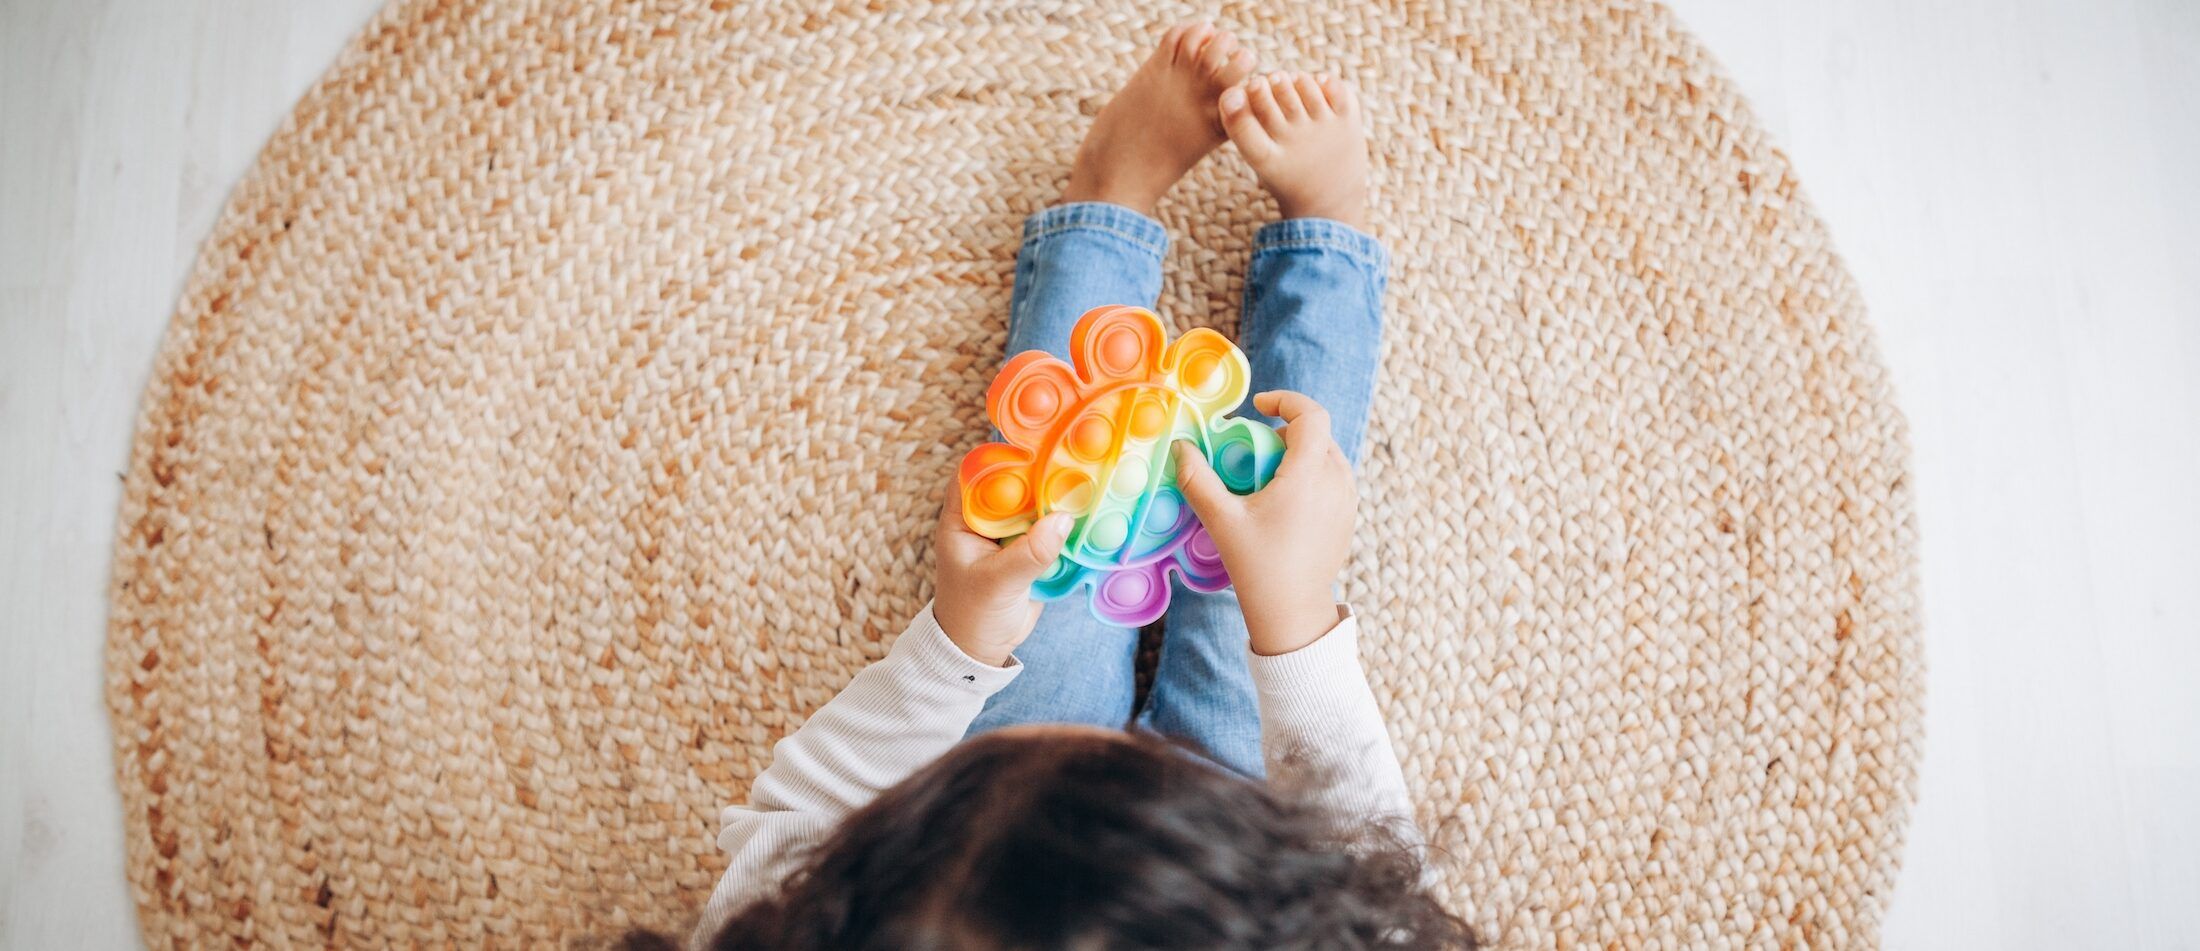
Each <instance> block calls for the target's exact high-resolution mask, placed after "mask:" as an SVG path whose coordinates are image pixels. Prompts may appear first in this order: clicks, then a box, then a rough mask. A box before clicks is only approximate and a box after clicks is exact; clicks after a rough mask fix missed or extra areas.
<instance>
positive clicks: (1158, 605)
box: [1092, 569, 1169, 627]
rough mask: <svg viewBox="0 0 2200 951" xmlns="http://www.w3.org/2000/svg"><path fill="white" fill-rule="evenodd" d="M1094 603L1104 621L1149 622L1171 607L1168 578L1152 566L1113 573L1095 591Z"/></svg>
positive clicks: (1130, 623)
mask: <svg viewBox="0 0 2200 951" xmlns="http://www.w3.org/2000/svg"><path fill="white" fill-rule="evenodd" d="M1092 603H1093V607H1094V608H1095V609H1097V612H1098V613H1099V615H1100V616H1101V619H1102V620H1107V621H1113V622H1115V623H1118V624H1122V625H1125V626H1127V627H1136V626H1139V625H1142V624H1150V623H1152V622H1153V621H1154V620H1155V619H1157V618H1159V617H1161V614H1162V612H1163V611H1165V610H1167V609H1168V606H1169V585H1168V580H1167V578H1166V576H1165V575H1164V574H1162V573H1161V572H1159V571H1155V570H1151V569H1125V570H1119V571H1115V572H1111V573H1109V574H1108V575H1107V577H1106V578H1104V579H1102V580H1101V582H1100V585H1099V587H1098V589H1096V590H1095V591H1094V592H1093V601H1092Z"/></svg>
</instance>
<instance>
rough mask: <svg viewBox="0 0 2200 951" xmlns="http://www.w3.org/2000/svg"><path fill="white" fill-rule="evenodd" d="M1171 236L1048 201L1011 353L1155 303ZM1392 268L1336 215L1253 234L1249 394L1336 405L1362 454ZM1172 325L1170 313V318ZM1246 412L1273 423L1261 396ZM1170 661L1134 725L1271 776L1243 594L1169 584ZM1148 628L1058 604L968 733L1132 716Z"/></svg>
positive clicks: (1165, 657) (1074, 603) (1061, 342)
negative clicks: (1106, 315) (1109, 314)
mask: <svg viewBox="0 0 2200 951" xmlns="http://www.w3.org/2000/svg"><path fill="white" fill-rule="evenodd" d="M1168 243H1169V235H1168V232H1167V231H1165V230H1163V229H1162V227H1161V224H1160V223H1159V222H1156V221H1154V220H1153V219H1151V218H1147V217H1145V216H1144V215H1141V214H1138V213H1137V212H1134V211H1131V210H1130V209H1128V208H1124V207H1121V206H1119V205H1110V204H1105V203H1101V202H1083V203H1076V204H1068V205H1058V206H1055V207H1053V208H1048V209H1046V210H1044V211H1041V212H1039V213H1038V214H1035V215H1032V216H1031V218H1030V219H1029V220H1027V221H1025V222H1024V243H1023V248H1022V250H1020V251H1019V252H1018V253H1017V255H1016V289H1015V293H1014V295H1013V297H1012V299H1011V302H1010V305H1009V315H1008V352H1009V353H1010V354H1017V353H1021V352H1023V351H1025V350H1045V351H1047V352H1050V353H1053V354H1054V355H1056V356H1059V357H1062V358H1064V359H1067V358H1068V356H1069V332H1070V327H1071V326H1072V325H1073V324H1075V323H1076V322H1077V318H1078V317H1081V316H1083V315H1084V313H1085V311H1087V310H1090V309H1092V308H1094V307H1100V306H1103V305H1108V304H1134V305H1137V306H1139V307H1146V308H1151V307H1153V306H1154V304H1155V302H1156V301H1157V300H1158V299H1159V297H1160V295H1161V260H1162V254H1163V252H1165V251H1166V250H1167V249H1168ZM1386 268H1387V262H1386V257H1385V255H1384V252H1383V248H1382V245H1380V244H1378V243H1377V242H1376V241H1375V239H1374V238H1371V237H1368V236H1367V235H1365V234H1363V233H1361V232H1359V231H1355V230H1353V229H1352V228H1350V227H1348V226H1346V225H1343V224H1340V223H1338V222H1335V221H1328V220H1324V219H1319V218H1296V219H1290V220H1285V221H1277V222H1273V223H1271V224H1269V225H1267V226H1266V227H1263V228H1261V229H1260V232H1259V233H1258V234H1257V235H1255V236H1254V238H1253V259H1252V263H1251V264H1250V265H1249V266H1248V267H1247V268H1246V274H1245V303H1244V310H1243V312H1242V314H1241V317H1240V320H1239V326H1238V345H1239V346H1240V347H1241V348H1243V349H1244V350H1245V355H1246V358H1247V360H1248V361H1250V362H1251V364H1252V369H1253V380H1252V392H1254V393H1259V392H1262V391H1264V390H1297V391H1299V392H1301V393H1305V394H1306V395H1308V396H1311V397H1313V398H1314V399H1315V400H1316V401H1317V402H1319V403H1321V404H1322V406H1323V407H1325V408H1327V409H1328V410H1329V418H1330V423H1331V425H1332V427H1333V428H1334V432H1335V434H1336V438H1337V444H1338V445H1339V446H1342V447H1343V448H1344V452H1345V455H1346V457H1348V458H1352V459H1358V457H1359V451H1360V435H1361V432H1362V431H1363V430H1364V429H1365V428H1366V426H1367V407H1368V400H1369V398H1370V397H1371V396H1373V393H1374V388H1375V365H1376V360H1377V357H1378V355H1379V353H1380V350H1381V344H1382V328H1383V307H1382V298H1383V286H1384V284H1385V283H1386ZM1162 316H1163V318H1164V319H1166V318H1167V316H1168V315H1166V314H1164V315H1162ZM1240 412H1241V413H1243V414H1244V415H1248V416H1252V417H1254V418H1259V419H1267V421H1268V422H1269V423H1271V424H1274V423H1276V422H1277V421H1276V420H1274V419H1268V418H1267V417H1263V416H1261V415H1260V414H1259V413H1257V412H1255V411H1254V410H1253V408H1252V406H1251V403H1250V401H1248V402H1247V405H1245V406H1244V407H1242V408H1241V409H1240ZM1163 626H1164V630H1165V632H1166V633H1165V634H1164V636H1163V639H1162V645H1161V660H1160V666H1159V667H1158V668H1157V669H1156V670H1155V672H1154V681H1153V689H1152V691H1151V692H1150V693H1149V694H1148V695H1147V697H1146V705H1145V708H1144V709H1142V710H1139V711H1137V712H1136V714H1137V716H1136V720H1135V725H1137V726H1140V727H1143V728H1145V729H1148V730H1151V731H1153V732H1156V733H1159V734H1162V735H1164V736H1170V737H1174V738H1177V739H1179V740H1183V741H1187V742H1189V743H1190V744H1192V745H1193V746H1195V747H1196V748H1198V749H1199V750H1201V751H1203V752H1205V753H1206V754H1207V756H1208V757H1209V758H1210V759H1213V760H1214V761H1215V762H1217V763H1220V764H1222V765H1223V766H1226V767H1229V768H1230V769H1233V770H1236V771H1237V772H1239V773H1242V774H1244V775H1247V776H1254V777H1258V776H1261V775H1263V773H1264V771H1265V770H1264V768H1263V763H1262V760H1261V749H1260V708H1259V706H1258V705H1257V703H1256V702H1255V698H1254V693H1253V682H1252V676H1251V674H1250V672H1249V671H1248V670H1247V669H1246V664H1245V641H1246V635H1245V616H1244V614H1243V613H1242V612H1240V611H1239V610H1238V602H1237V593H1236V592H1235V591H1234V590H1223V591H1217V592H1214V593H1211V594H1208V593H1202V592H1198V591H1192V590H1190V589H1188V588H1185V587H1184V586H1182V585H1181V584H1179V585H1177V587H1176V589H1175V590H1174V591H1172V592H1171V593H1170V600H1169V610H1168V614H1167V615H1166V616H1165V618H1164V620H1163ZM1137 650H1138V631H1137V630H1136V629H1133V628H1125V627H1116V626H1113V625H1110V624H1106V623H1104V622H1102V621H1100V620H1099V619H1097V618H1095V617H1093V616H1092V612H1091V611H1090V610H1089V609H1088V608H1087V607H1086V605H1085V597H1084V594H1083V592H1079V593H1077V594H1075V595H1073V596H1071V597H1067V598H1063V599H1061V600H1059V601H1054V602H1051V603H1049V604H1048V605H1047V606H1046V610H1045V611H1044V612H1043V613H1042V614H1041V615H1040V618H1039V626H1038V629H1037V630H1035V631H1033V632H1032V635H1031V639H1030V640H1027V641H1025V642H1024V644H1023V646H1022V647H1021V648H1018V649H1017V651H1016V656H1017V657H1018V659H1020V660H1022V661H1023V665H1024V672H1023V674H1022V675H1021V676H1019V677H1017V678H1016V679H1015V680H1014V681H1012V682H1010V683H1009V685H1008V687H1007V688H1006V689H1004V690H1002V691H1001V692H1000V693H998V694H995V695H994V696H993V698H992V700H990V701H988V702H987V703H986V706H985V711H984V712H983V713H981V714H979V716H978V719H977V720H976V721H975V722H973V723H972V724H971V726H970V733H971V734H973V735H974V734H977V733H982V732H984V731H987V730H994V729H999V728H1001V727H1004V726H1011V725H1015V724H1019V723H1082V724H1089V725H1093V726H1102V727H1109V728H1120V727H1125V726H1128V725H1132V724H1133V722H1134V721H1133V719H1132V714H1133V711H1132V710H1131V704H1132V701H1133V699H1134V696H1135V687H1134V683H1133V679H1132V665H1133V663H1134V660H1135V655H1136V653H1137Z"/></svg>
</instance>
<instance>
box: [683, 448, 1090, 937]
mask: <svg viewBox="0 0 2200 951" xmlns="http://www.w3.org/2000/svg"><path fill="white" fill-rule="evenodd" d="M949 498H950V499H959V498H960V496H959V494H958V493H955V492H953V491H952V489H950V492H949ZM1069 523H1070V519H1069V518H1068V517H1067V516H1064V517H1060V518H1053V519H1048V520H1041V522H1040V523H1039V524H1038V525H1037V526H1035V527H1034V528H1033V529H1032V531H1031V532H1029V533H1027V534H1025V535H1024V536H1022V537H1021V538H1018V539H1017V540H1016V541H1014V542H1012V543H1010V544H1009V545H1007V546H1006V547H1003V546H1000V545H998V544H997V543H995V542H993V541H992V540H990V539H986V538H982V537H979V536H977V535H975V534H972V533H970V531H969V530H968V529H967V528H964V527H963V524H962V511H961V506H960V505H959V504H958V503H956V502H950V503H949V505H948V507H947V511H946V512H944V513H942V515H941V518H940V525H939V530H938V532H937V534H936V535H935V536H934V540H933V541H934V551H935V553H936V554H937V556H938V565H939V573H938V579H937V582H936V584H935V586H934V587H935V590H937V591H938V592H939V596H938V598H937V600H935V601H934V602H933V603H932V604H930V605H927V606H925V609H924V610H923V611H921V612H919V613H918V614H917V617H916V620H914V621H912V622H910V624H909V629H908V630H906V631H903V632H902V635H901V637H899V638H897V639H896V640H895V641H894V646H893V647H892V648H891V649H889V650H888V651H887V652H886V656H885V657H884V658H881V659H880V660H879V661H878V662H877V663H875V664H872V665H871V666H869V667H866V668H864V669H863V671H862V672H861V673H858V674H856V676H855V679H854V680H851V681H849V682H848V686H847V687H846V688H844V689H842V690H841V692H840V693H839V695H837V696H835V697H833V699H832V700H831V702H828V703H827V704H825V705H824V706H823V707H820V708H818V711H817V712H816V713H815V714H812V715H811V716H810V719H809V720H808V721H807V722H805V723H803V724H802V727H801V729H798V730H796V731H795V732H794V733H792V734H790V735H788V736H787V737H786V738H785V739H782V740H780V741H779V742H778V744H776V745H774V746H773V747H772V761H771V765H770V766H769V767H767V768H766V769H765V770H764V772H763V773H762V774H761V775H758V776H757V777H756V782H755V783H753V784H752V785H751V786H750V787H749V801H748V803H747V804H745V805H739V806H729V807H727V808H726V810H725V812H724V813H722V814H721V816H720V819H719V822H720V828H719V832H718V847H719V848H720V849H723V850H725V852H726V855H727V858H728V861H727V866H726V873H725V875H724V876H722V877H720V879H719V880H718V887H717V888H716V889H714V890H713V891H712V893H711V897H710V903H709V904H708V905H706V906H705V907H704V909H703V915H702V919H701V921H700V922H699V923H698V925H697V928H696V932H695V933H696V935H697V936H698V938H701V937H705V936H709V935H714V934H716V933H717V931H718V929H719V928H720V927H721V926H723V925H724V923H725V921H726V919H727V918H728V917H730V916H731V915H732V914H733V912H735V911H737V910H739V909H740V908H741V907H742V906H744V905H746V904H748V903H749V902H751V901H754V900H756V899H758V898H760V897H762V896H764V895H766V894H768V893H769V892H770V890H771V889H772V888H774V887H776V886H777V885H778V884H779V882H780V880H781V879H783V878H784V877H785V876H786V874H787V873H788V872H789V871H791V870H792V868H793V866H794V865H795V864H796V862H797V860H798V859H799V857H800V853H801V852H802V849H803V847H805V846H808V845H810V844H813V843H815V842H816V841H818V840H819V839H822V838H823V837H824V836H825V835H826V834H827V833H828V832H830V831H831V830H832V828H833V826H834V825H836V824H837V823H838V822H839V821H840V820H841V819H842V818H843V817H845V816H846V815H847V814H848V813H850V812H852V811H854V810H856V809H859V808H861V807H862V806H863V805H864V804H865V803H868V802H870V801H871V799H872V798H874V797H876V796H877V795H878V794H879V792H880V791H881V790H884V789H886V788H887V787H889V786H892V785H894V784H895V783H898V782H900V781H902V779H904V778H906V777H907V776H908V775H909V774H911V773H913V772H916V771H917V770H918V769H919V768H921V767H923V766H924V765H925V764H926V763H929V762H931V761H932V760H933V759H936V758H938V757H939V755H940V754H942V753H945V752H947V750H948V748H949V747H952V746H954V745H955V744H956V743H957V742H958V741H960V740H961V739H962V737H963V733H964V732H966V731H967V730H969V728H970V722H971V721H972V720H975V719H977V716H978V713H979V711H980V710H982V709H984V707H985V701H986V699H987V698H989V697H991V696H993V694H994V693H996V692H998V691H999V690H1000V689H1001V688H1002V687H1005V686H1007V685H1008V682H1009V681H1011V680H1014V679H1015V678H1016V674H1017V672H1018V670H1019V669H1020V666H1019V665H1018V664H1017V663H1016V660H1015V658H1014V656H1012V654H1011V653H1010V652H1011V651H1013V650H1014V649H1015V648H1016V646H1017V645H1019V644H1021V643H1023V640H1024V638H1025V637H1027V636H1029V635H1030V634H1031V628H1032V625H1033V624H1034V623H1035V622H1036V621H1037V619H1038V608H1037V605H1035V604H1033V603H1032V602H1031V599H1030V589H1031V582H1032V581H1033V580H1034V579H1036V578H1037V577H1038V575H1039V574H1040V573H1042V572H1044V571H1045V570H1046V569H1047V568H1048V567H1050V566H1051V565H1052V564H1053V562H1054V557H1055V555H1056V554H1057V553H1058V552H1059V551H1060V550H1061V547H1062V541H1063V539H1064V538H1065V537H1066V536H1067V535H1068V533H1069Z"/></svg>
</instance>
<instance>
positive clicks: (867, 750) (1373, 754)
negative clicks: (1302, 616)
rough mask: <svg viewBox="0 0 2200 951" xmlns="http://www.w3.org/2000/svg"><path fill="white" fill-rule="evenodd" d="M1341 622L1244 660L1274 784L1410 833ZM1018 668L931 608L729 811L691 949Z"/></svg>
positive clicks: (783, 743)
mask: <svg viewBox="0 0 2200 951" xmlns="http://www.w3.org/2000/svg"><path fill="white" fill-rule="evenodd" d="M1338 615H1339V620H1338V622H1337V626H1336V627H1334V628H1331V629H1330V630H1329V632H1328V633H1327V634H1324V635H1323V636H1322V637H1321V638H1320V639H1319V640H1316V641H1314V642H1313V643H1311V644H1308V645H1306V646H1305V647H1301V648H1299V649H1298V650H1295V651H1292V652H1290V653H1288V654H1278V655H1276V656H1273V657H1263V656H1261V655H1258V654H1249V655H1248V658H1247V663H1248V665H1249V666H1250V667H1251V669H1252V675H1253V684H1254V688H1255V690H1256V691H1257V693H1258V696H1259V703H1260V723H1261V744H1262V747H1263V753H1264V758H1265V759H1266V760H1267V765H1268V776H1269V781H1270V783H1272V784H1274V785H1276V786H1277V787H1278V788H1283V789H1289V790H1290V791H1292V792H1293V793H1294V794H1296V795H1299V796H1304V797H1309V798H1310V799H1311V800H1312V801H1314V802H1316V803H1318V804H1320V805H1322V806H1325V807H1327V808H1329V809H1330V810H1332V811H1333V812H1334V813H1336V814H1337V815H1340V816H1359V817H1366V818H1368V819H1370V820H1373V821H1385V822H1396V823H1400V824H1405V825H1407V826H1408V827H1410V822H1411V817H1412V814H1413V810H1412V805H1411V803H1410V802H1409V801H1408V799H1407V797H1406V784H1405V777H1404V775H1403V774H1402V773H1401V772H1400V771H1399V768H1398V756H1397V754H1396V753H1395V752H1393V751H1392V750H1391V747H1390V737H1389V735H1388V733H1387V732H1386V731H1385V729H1384V726H1383V715H1382V710H1381V709H1380V708H1379V707H1377V706H1376V703H1375V695H1374V693H1373V692H1372V691H1370V690H1369V689H1368V685H1367V676H1366V674H1365V673H1364V672H1363V671H1362V670H1361V669H1360V655H1359V636H1358V628H1357V627H1356V625H1355V623H1354V620H1353V618H1352V616H1351V612H1349V611H1346V610H1342V609H1340V610H1339V612H1338ZM1022 670H1023V665H1022V664H1021V662H1019V661H1017V660H1015V659H1014V658H1011V659H1010V660H1009V662H1008V664H1007V665H1006V666H1002V667H995V666H993V665H990V664H986V663H983V662H980V661H978V660H975V659H973V658H971V657H970V655H968V654H965V653H963V652H962V649H961V648H958V647H956V646H955V643H954V642H953V641H951V640H948V638H947V634H946V632H944V631H942V630H940V625H939V622H938V621H935V620H933V618H932V607H931V605H926V606H925V608H924V610H923V611H920V612H918V614H917V617H916V620H914V621H911V622H910V623H909V629H908V630H906V631H903V632H902V634H901V637H900V638H898V639H896V640H895V641H894V645H893V647H892V648H891V649H889V650H888V651H887V653H886V656H885V657H884V658H881V659H880V660H879V661H878V662H877V663H875V664H872V665H871V666H869V667H866V668H864V669H863V671H862V672H861V673H858V674H856V676H855V679H854V680H851V681H849V683H848V686H847V688H846V689H844V690H842V691H841V692H840V694H839V695H838V696H836V697H834V698H833V699H832V700H831V701H830V702H828V703H826V704H825V706H823V707H821V708H819V709H818V711H817V713H816V714H815V715H813V716H811V717H810V719H809V721H808V722H806V723H804V724H803V725H802V727H801V729H798V730H796V731H795V732H794V733H792V734H790V735H788V736H787V737H786V738H784V739H782V740H780V741H779V743H778V744H777V745H776V746H774V747H772V762H771V765H770V766H769V767H767V768H766V769H765V770H764V772H763V774H762V775H759V776H758V777H757V778H756V782H755V783H754V784H753V785H752V786H751V787H750V789H749V801H748V803H747V804H746V805H740V806H729V807H727V808H726V810H725V812H724V813H723V814H722V815H721V816H720V819H719V821H720V828H719V832H718V847H719V848H721V849H724V850H725V852H726V855H727V865H726V874H725V875H724V876H723V877H721V878H720V879H719V880H718V887H717V888H716V889H714V890H713V891H712V892H711V896H710V902H709V904H707V905H705V906H704V909H703V914H702V916H701V920H700V921H699V922H698V924H697V926H696V931H695V934H694V938H693V940H692V942H691V943H692V944H694V945H696V946H698V947H700V946H707V945H708V943H709V940H710V938H711V937H713V936H715V935H716V934H717V932H718V929H719V928H721V927H723V926H724V924H725V922H726V921H727V920H728V919H729V918H731V917H732V915H733V913H734V912H735V911H737V910H739V909H741V908H742V907H744V906H746V905H747V904H748V903H750V902H752V901H755V900H757V899H759V898H762V897H764V896H765V895H767V894H770V892H771V890H772V889H774V888H775V887H777V885H778V884H779V882H780V880H781V879H782V878H784V877H785V876H786V875H787V874H788V873H789V872H791V871H793V869H794V863H795V861H796V860H798V859H799V858H800V854H801V853H802V852H803V851H804V849H803V847H804V846H807V845H810V844H811V843H814V842H816V841H817V840H819V839H821V838H823V837H824V836H825V835H826V834H827V833H828V832H830V831H831V830H832V828H833V826H834V825H835V824H837V823H838V822H839V821H840V820H841V819H842V818H843V817H845V816H847V814H848V813H850V812H853V811H854V810H856V809H858V808H860V807H862V806H863V805H864V804H865V803H867V802H869V801H870V800H871V799H872V797H874V796H877V795H878V794H879V792H880V791H881V790H884V789H886V788H887V787H889V786H892V785H894V784H895V783H898V782H900V781H901V780H902V779H904V778H906V777H908V776H909V774H911V773H914V772H916V771H917V770H918V769H921V768H923V767H924V766H925V765H926V764H928V763H930V762H931V761H932V760H934V759H936V758H938V757H939V756H940V754H942V753H945V752H947V751H948V749H949V748H951V747H953V746H954V745H955V744H956V743H957V742H959V741H961V739H962V737H963V733H964V732H965V731H966V730H968V729H969V728H970V722H971V721H972V720H974V719H976V718H977V716H978V712H979V711H980V710H982V709H983V708H984V707H985V702H986V699H987V698H989V697H991V696H993V694H994V693H995V692H997V691H999V690H1000V689H1001V688H1002V687H1005V686H1007V685H1008V682H1009V681H1011V680H1014V679H1016V675H1017V674H1018V673H1020V672H1021V671H1022Z"/></svg>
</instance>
